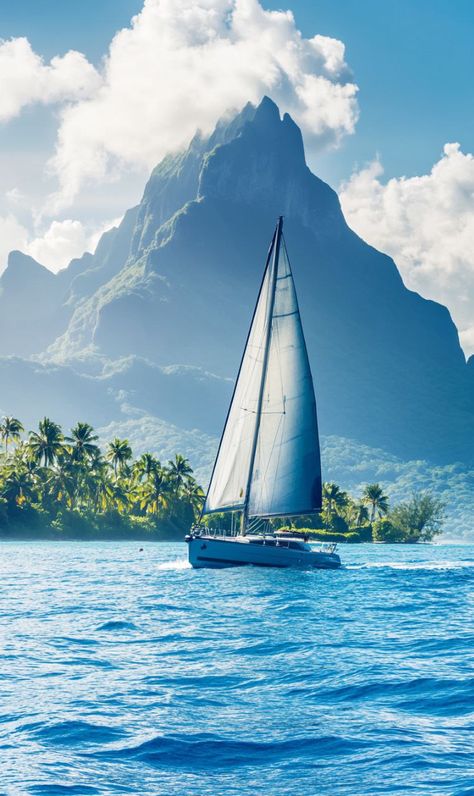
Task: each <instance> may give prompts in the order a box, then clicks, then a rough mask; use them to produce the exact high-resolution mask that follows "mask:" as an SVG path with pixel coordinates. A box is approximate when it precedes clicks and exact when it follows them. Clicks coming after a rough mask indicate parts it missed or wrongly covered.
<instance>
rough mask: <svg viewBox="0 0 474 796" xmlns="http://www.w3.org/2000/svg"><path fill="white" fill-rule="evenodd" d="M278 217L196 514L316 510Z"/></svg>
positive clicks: (315, 477)
mask: <svg viewBox="0 0 474 796" xmlns="http://www.w3.org/2000/svg"><path fill="white" fill-rule="evenodd" d="M282 224H283V222H282V219H279V221H278V224H277V228H276V230H275V234H274V236H273V240H272V243H271V246H270V251H269V254H268V257H267V264H266V268H265V273H264V277H263V281H262V285H261V288H260V294H259V297H258V301H257V305H256V308H255V312H254V316H253V320H252V324H251V327H250V332H249V336H248V338H247V344H246V347H245V351H244V355H243V358H242V362H241V366H240V371H239V375H238V377H237V382H236V385H235V389H234V394H233V397H232V402H231V405H230V408H229V413H228V416H227V421H226V424H225V427H224V432H223V435H222V438H221V443H220V446H219V451H218V454H217V458H216V462H215V465H214V470H213V473H212V477H211V482H210V485H209V490H208V493H207V497H206V502H205V505H204V512H203V513H204V514H209V513H211V512H216V511H234V510H237V509H242V510H243V511H244V514H245V516H251V517H271V516H278V517H284V516H290V515H296V514H311V513H314V512H316V511H319V510H320V508H321V463H320V454H319V439H318V426H317V418H316V401H315V397H314V389H313V380H312V377H311V370H310V366H309V361H308V354H307V351H306V344H305V340H304V335H303V329H302V325H301V318H300V313H299V308H298V301H297V298H296V291H295V286H294V282H293V275H292V273H291V268H290V263H289V260H288V254H287V251H286V246H285V242H284V240H283V236H282Z"/></svg>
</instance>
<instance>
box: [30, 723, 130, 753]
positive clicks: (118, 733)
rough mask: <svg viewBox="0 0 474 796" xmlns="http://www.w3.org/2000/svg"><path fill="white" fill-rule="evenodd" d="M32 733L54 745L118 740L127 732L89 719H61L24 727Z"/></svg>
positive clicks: (101, 742)
mask: <svg viewBox="0 0 474 796" xmlns="http://www.w3.org/2000/svg"><path fill="white" fill-rule="evenodd" d="M23 730H28V732H29V734H30V735H33V736H34V737H35V738H37V739H39V740H41V741H42V742H43V743H49V744H53V745H54V746H58V745H59V746H81V747H82V746H84V745H89V744H100V745H102V744H104V743H110V742H112V741H117V739H118V738H122V737H123V736H124V735H126V733H125V732H124V731H123V730H122V729H121V728H120V727H115V726H114V727H111V726H107V725H105V724H92V723H90V722H88V721H72V720H71V721H61V722H56V723H54V724H34V725H31V726H30V727H24V728H23Z"/></svg>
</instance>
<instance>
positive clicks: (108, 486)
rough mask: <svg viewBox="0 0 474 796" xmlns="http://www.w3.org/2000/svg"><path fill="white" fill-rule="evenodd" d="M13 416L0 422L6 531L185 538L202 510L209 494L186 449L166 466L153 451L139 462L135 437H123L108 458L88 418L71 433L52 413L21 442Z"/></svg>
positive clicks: (0, 503) (1, 509)
mask: <svg viewBox="0 0 474 796" xmlns="http://www.w3.org/2000/svg"><path fill="white" fill-rule="evenodd" d="M12 420H14V418H4V420H3V421H2V423H1V424H0V434H1V436H2V439H3V440H4V441H6V446H5V452H4V453H3V454H1V455H0V530H1V532H2V533H12V534H16V535H18V534H20V535H24V536H25V537H30V536H31V535H33V536H34V535H35V534H36V535H43V536H52V537H55V538H56V537H59V538H92V537H94V538H110V537H113V538H120V537H123V538H142V539H143V538H144V537H147V536H150V537H152V538H172V537H173V536H174V537H176V536H177V537H178V538H181V537H182V536H183V534H184V533H185V532H186V531H187V529H188V528H189V526H190V525H191V524H192V522H194V520H195V519H196V517H197V516H198V514H199V512H200V509H201V505H202V501H203V497H204V494H203V491H202V489H201V487H200V486H199V485H198V484H197V483H196V481H195V479H194V478H193V474H192V469H191V467H190V465H189V462H188V461H187V459H185V458H184V457H183V456H181V455H180V454H177V455H176V457H175V459H174V460H173V461H171V462H169V463H168V465H167V466H162V465H161V464H160V462H159V461H158V459H156V458H155V457H154V456H153V455H152V454H148V453H147V454H143V455H142V456H141V457H140V458H139V459H138V460H137V461H132V459H133V454H132V450H131V447H130V445H129V443H128V440H121V439H117V438H116V439H114V440H113V441H112V442H111V443H110V444H109V445H108V447H107V453H106V455H105V456H104V455H103V454H102V452H101V450H100V448H99V447H98V445H97V441H98V437H97V435H96V434H95V432H94V429H93V428H92V426H90V425H89V424H88V423H77V425H76V426H75V427H74V428H73V429H72V430H71V433H70V435H69V436H64V435H63V432H62V429H61V427H60V426H59V425H58V424H57V423H54V422H53V421H52V420H50V419H49V418H43V420H42V421H41V422H40V423H39V426H38V430H37V431H31V432H30V433H29V435H28V438H27V439H26V440H23V441H22V440H21V430H22V429H23V427H22V425H21V423H19V421H15V423H12V422H11V421H12ZM7 429H8V431H7ZM15 429H16V431H15ZM11 442H16V446H15V447H14V449H13V450H12V449H10V450H9V449H8V443H11Z"/></svg>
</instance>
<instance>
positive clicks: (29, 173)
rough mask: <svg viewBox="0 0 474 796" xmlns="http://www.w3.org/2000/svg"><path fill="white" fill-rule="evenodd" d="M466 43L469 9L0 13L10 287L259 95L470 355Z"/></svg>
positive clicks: (19, 4) (328, 6)
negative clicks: (24, 255) (272, 104)
mask: <svg viewBox="0 0 474 796" xmlns="http://www.w3.org/2000/svg"><path fill="white" fill-rule="evenodd" d="M132 17H135V18H134V21H133V22H131V20H132ZM473 33H474V5H473V4H472V2H470V0H469V1H468V0H456V3H448V2H447V0H443V1H442V0H417V2H416V3H415V2H413V0H385V2H383V3H381V2H380V0H286V2H284V0H278V2H273V0H262V2H260V3H259V2H258V0H146V2H145V4H144V0H101V1H100V2H97V0H93V1H92V0H81V2H79V1H78V0H69V2H67V3H65V2H64V0H61V1H60V0H41V2H40V3H39V2H38V1H37V0H16V2H10V0H1V3H0V40H1V41H0V271H1V270H2V268H3V267H4V266H5V264H6V258H7V254H8V251H9V250H10V249H12V248H20V249H22V250H23V251H26V252H28V253H30V254H31V255H32V256H34V257H35V258H36V259H38V260H39V261H40V262H42V263H43V264H45V265H47V266H48V267H50V268H51V269H52V270H58V269H59V268H60V267H63V266H64V265H66V264H67V262H68V261H69V259H71V258H72V257H73V256H78V255H79V254H80V253H81V252H82V251H83V250H85V249H89V250H90V249H93V248H94V246H95V244H96V242H97V240H98V237H99V236H100V234H101V232H102V231H103V230H104V229H106V228H107V227H108V226H110V225H111V224H112V223H115V222H116V221H117V220H118V219H120V217H121V215H122V214H123V212H124V211H125V210H126V209H127V207H129V206H131V205H133V204H134V203H136V202H137V201H138V200H139V198H140V195H141V192H142V190H143V186H144V182H145V180H146V177H147V175H148V173H149V171H150V170H151V168H152V167H153V165H154V164H155V163H156V162H157V161H158V160H159V159H160V158H161V157H162V156H163V155H164V154H165V153H166V152H167V151H169V150H170V149H173V148H176V147H180V146H185V145H186V143H187V141H188V140H189V139H190V138H191V137H192V135H193V134H194V132H195V130H196V128H197V127H200V128H201V129H203V130H204V131H208V130H211V129H212V126H213V124H214V123H215V121H216V119H217V118H218V117H219V116H220V115H221V114H223V113H225V112H231V111H232V110H234V109H236V108H238V107H240V106H241V105H243V104H244V103H245V102H246V101H247V100H248V99H250V100H253V101H258V99H259V98H260V96H262V95H263V94H265V93H266V94H269V95H270V96H272V98H273V99H275V100H276V101H277V102H278V104H279V106H280V108H281V109H282V111H283V110H285V111H289V112H290V113H291V114H292V115H293V116H294V118H295V120H296V121H297V122H298V124H299V125H300V126H301V128H302V131H303V135H304V139H305V144H306V150H307V157H308V160H309V163H310V165H311V167H312V169H313V171H315V172H316V173H317V174H318V175H319V176H321V177H322V178H323V179H325V180H326V181H328V182H329V183H330V184H331V185H332V186H333V187H334V188H336V190H338V191H339V193H340V197H341V202H342V206H343V210H344V212H345V214H346V217H347V219H348V221H349V223H350V225H351V226H352V227H353V228H354V229H355V230H356V231H357V232H358V233H359V234H361V235H362V237H364V238H365V239H366V240H368V241H369V242H370V243H372V244H373V245H376V246H377V247H378V248H381V249H382V250H383V251H386V252H387V253H389V254H391V255H392V256H393V257H394V259H395V260H396V262H397V264H398V266H399V268H400V270H401V273H402V276H403V278H404V280H405V282H406V284H407V286H408V287H410V288H412V289H415V290H418V291H419V292H420V293H421V294H422V295H424V296H426V297H428V298H433V299H435V300H438V301H442V302H443V303H445V304H447V306H448V308H449V309H450V311H451V313H452V315H453V317H454V319H455V321H456V323H457V325H458V328H459V330H460V336H461V341H462V344H463V346H464V349H465V351H466V352H467V353H470V352H472V351H474V160H473V158H472V156H471V154H470V153H472V152H474V124H473V122H474V102H473V100H474V97H473V93H474V88H473V80H472V75H473V74H474V69H473V67H474V48H473V47H472V39H473Z"/></svg>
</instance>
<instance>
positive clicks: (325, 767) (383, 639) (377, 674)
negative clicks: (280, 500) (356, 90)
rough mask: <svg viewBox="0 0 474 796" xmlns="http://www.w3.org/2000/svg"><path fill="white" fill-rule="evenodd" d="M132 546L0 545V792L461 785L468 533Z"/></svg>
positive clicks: (468, 766)
mask: <svg viewBox="0 0 474 796" xmlns="http://www.w3.org/2000/svg"><path fill="white" fill-rule="evenodd" d="M142 547H143V550H142V551H141V552H140V544H139V543H137V542H132V543H130V542H108V543H104V542H101V543H96V542H56V543H55V542H13V541H12V542H2V543H1V546H0V554H1V592H0V594H1V597H0V616H1V637H2V640H1V663H0V685H1V690H0V733H1V737H0V793H1V794H7V795H8V796H10V794H12V795H13V794H14V795H15V796H17V794H35V795H39V794H41V795H42V796H56V794H57V795H58V796H59V794H61V796H63V795H67V794H70V795H71V796H73V795H75V794H88V795H91V796H92V795H93V794H100V795H101V796H107V795H108V794H139V795H140V796H157V795H161V794H164V795H166V796H174V794H179V796H204V795H205V796H221V794H222V795H224V794H225V796H231V795H232V796H233V795H234V794H235V796H237V794H238V796H255V794H265V795H266V796H277V795H278V796H288V795H289V794H291V795H293V794H295V796H296V795H298V796H306V795H307V796H315V795H316V794H317V795H318V796H326V795H327V796H336V795H338V794H341V796H342V795H343V794H344V796H369V794H370V796H373V795H374V794H397V795H399V796H410V795H411V794H416V795H417V796H422V795H423V796H425V795H426V796H445V795H446V796H448V795H449V796H473V795H474V749H473V747H474V677H473V659H474V654H473V650H474V622H473V608H474V605H473V603H474V545H472V546H468V545H463V546H462V545H458V546H456V545H434V546H401V545H400V546H398V545H393V546H388V545H387V546H383V545H341V546H340V553H341V557H342V559H343V562H344V564H345V566H344V568H342V569H341V570H338V571H312V572H300V571H291V570H269V569H257V568H242V569H231V570H215V571H213V570H192V569H190V568H189V567H188V565H187V562H186V554H187V551H186V547H185V545H184V544H152V543H145V544H143V545H142Z"/></svg>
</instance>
